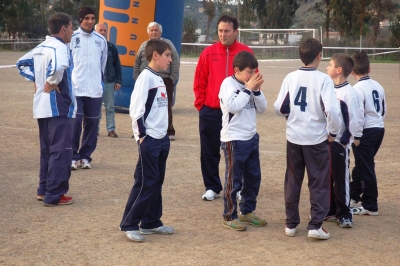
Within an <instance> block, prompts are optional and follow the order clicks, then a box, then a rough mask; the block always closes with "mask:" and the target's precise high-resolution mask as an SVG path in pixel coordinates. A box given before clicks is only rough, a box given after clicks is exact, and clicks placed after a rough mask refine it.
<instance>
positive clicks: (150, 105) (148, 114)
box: [129, 67, 168, 141]
mask: <svg viewBox="0 0 400 266" xmlns="http://www.w3.org/2000/svg"><path fill="white" fill-rule="evenodd" d="M129 115H130V116H131V118H132V130H133V134H134V136H135V139H136V141H138V140H139V138H142V137H144V136H146V135H149V136H151V137H152V138H155V139H161V138H163V137H164V136H165V135H166V134H167V129H168V97H167V90H166V88H165V84H164V81H163V79H162V78H161V77H160V75H159V74H158V73H157V72H155V71H154V70H153V69H151V68H150V67H146V68H145V69H144V70H143V71H142V73H140V75H139V77H138V79H137V80H136V82H135V87H134V89H133V92H132V95H131V104H130V106H129Z"/></svg>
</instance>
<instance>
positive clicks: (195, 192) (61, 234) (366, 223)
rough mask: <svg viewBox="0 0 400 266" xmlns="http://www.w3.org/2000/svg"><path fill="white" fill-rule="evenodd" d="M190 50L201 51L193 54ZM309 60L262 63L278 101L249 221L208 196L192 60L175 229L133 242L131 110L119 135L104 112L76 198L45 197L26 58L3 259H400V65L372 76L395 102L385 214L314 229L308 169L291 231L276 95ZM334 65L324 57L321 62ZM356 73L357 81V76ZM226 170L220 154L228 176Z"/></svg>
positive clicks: (383, 169) (11, 131)
mask: <svg viewBox="0 0 400 266" xmlns="http://www.w3.org/2000/svg"><path fill="white" fill-rule="evenodd" d="M20 56H22V53H16V52H1V53H0V66H1V65H11V64H14V63H15V62H16V61H17V59H18V58H19V57H20ZM189 60H191V61H195V59H182V61H189ZM299 66H300V62H299V61H293V62H268V63H261V65H260V71H261V73H262V74H263V75H264V78H265V80H266V82H265V83H264V85H263V91H264V93H265V94H266V97H267V100H268V107H267V110H266V112H265V113H264V114H262V115H260V116H259V117H258V126H257V128H258V133H259V134H260V153H261V169H262V183H261V189H260V194H259V197H258V204H257V210H256V212H257V214H259V215H260V216H262V217H266V218H267V220H268V225H267V226H266V227H262V228H256V227H248V230H247V231H245V232H236V231H233V230H229V229H227V228H225V227H223V226H222V211H223V199H222V198H218V199H216V200H214V201H211V202H207V201H203V200H201V195H202V194H203V193H204V186H203V181H202V177H201V173H200V147H199V134H198V113H197V111H196V109H195V108H194V107H193V100H194V95H193V92H192V81H193V73H194V70H195V65H188V64H186V65H182V66H181V78H180V82H179V84H178V88H177V99H176V103H175V106H174V109H173V111H174V126H175V129H176V132H177V133H176V134H177V135H176V136H177V140H176V141H175V142H172V143H171V150H170V154H169V158H168V161H167V174H166V178H165V183H164V187H163V188H164V189H163V201H164V202H163V204H164V205H163V206H164V214H163V217H162V220H163V222H164V224H165V225H170V226H173V227H174V228H175V230H176V233H175V234H173V235H167V236H164V235H150V236H146V237H145V238H146V241H145V242H143V243H136V242H132V241H129V240H128V239H127V238H126V237H125V235H124V234H123V233H122V232H121V231H120V230H119V228H118V227H119V223H120V220H121V217H122V212H123V210H124V207H125V203H126V200H127V198H128V194H129V192H130V189H131V187H132V185H133V171H134V167H135V164H136V160H137V157H138V152H137V146H136V143H135V142H134V140H133V139H132V138H131V136H132V129H131V121H130V118H129V115H127V114H121V113H117V114H116V126H117V127H116V131H117V133H118V134H119V138H118V139H111V138H109V137H107V133H106V129H105V120H104V116H103V120H102V128H101V132H100V137H99V141H98V146H97V149H96V151H95V152H94V154H93V156H92V157H93V162H92V167H93V168H92V169H91V170H82V169H79V170H77V171H75V172H73V173H72V176H71V180H70V191H69V193H68V194H69V195H71V196H73V197H74V199H75V202H74V204H72V205H69V206H60V207H54V208H48V207H44V206H43V204H42V203H41V202H39V201H37V200H36V199H35V196H36V189H37V184H38V171H39V139H38V128H37V122H36V120H34V119H33V118H32V97H33V95H32V94H33V89H32V84H31V83H27V82H26V81H25V80H24V79H23V78H22V77H20V76H19V74H18V71H17V70H16V69H0V93H1V104H0V119H1V122H0V130H1V131H2V132H3V133H2V134H0V145H1V146H0V147H1V150H2V152H1V153H0V201H1V204H0V237H1V242H2V244H1V245H0V265H57V264H60V265H327V264H330V265H356V264H358V265H398V252H399V248H400V241H399V236H400V226H399V221H400V219H399V218H400V217H399V213H400V200H399V198H400V196H399V194H400V193H399V192H400V190H399V187H400V186H399V170H400V165H399V159H398V158H399V157H398V149H399V144H398V143H399V135H400V134H399V129H400V119H399V117H398V116H397V114H399V113H400V107H399V106H400V105H398V104H399V102H400V91H399V83H400V67H399V65H398V64H373V65H372V74H371V77H372V78H373V79H376V80H377V81H378V82H380V83H381V84H382V86H383V87H384V88H385V90H386V97H387V105H388V112H387V117H386V121H385V128H386V133H385V138H384V141H383V144H382V146H381V148H380V150H379V153H378V154H377V156H376V172H377V176H378V186H379V216H376V217H369V216H361V217H359V216H355V217H354V227H353V228H352V229H342V228H340V227H339V226H337V225H336V224H335V223H329V222H326V223H324V228H325V229H327V230H328V231H329V232H330V233H331V239H329V240H327V241H318V240H313V239H309V238H307V230H306V226H307V222H308V214H309V208H310V204H309V200H308V199H309V193H308V188H307V178H305V182H304V187H303V190H302V197H301V205H300V212H301V219H302V221H301V224H300V225H299V227H298V234H297V235H296V237H287V236H285V235H284V219H285V210H284V199H283V180H284V171H285V165H286V160H285V120H284V119H283V118H281V117H278V116H277V115H275V112H274V111H273V103H274V101H275V99H276V96H277V94H278V91H279V88H280V85H281V82H282V80H283V78H284V77H285V76H286V74H287V73H288V72H291V71H294V70H295V69H296V68H298V67H299ZM326 66H327V62H322V63H321V66H320V70H321V71H325V67H326ZM349 82H350V83H351V84H354V83H355V80H354V79H353V78H352V77H350V78H349ZM396 103H397V104H396ZM223 169H224V162H223V160H221V165H220V174H221V177H223V176H224V172H223Z"/></svg>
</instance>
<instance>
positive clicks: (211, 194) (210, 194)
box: [201, 189, 219, 200]
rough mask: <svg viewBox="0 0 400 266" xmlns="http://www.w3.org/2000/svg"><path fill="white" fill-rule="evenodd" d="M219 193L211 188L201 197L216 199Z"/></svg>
mask: <svg viewBox="0 0 400 266" xmlns="http://www.w3.org/2000/svg"><path fill="white" fill-rule="evenodd" d="M218 197H219V194H217V193H215V192H214V191H212V190H211V189H209V190H207V191H206V193H204V195H203V196H202V197H201V198H202V199H203V200H214V198H218Z"/></svg>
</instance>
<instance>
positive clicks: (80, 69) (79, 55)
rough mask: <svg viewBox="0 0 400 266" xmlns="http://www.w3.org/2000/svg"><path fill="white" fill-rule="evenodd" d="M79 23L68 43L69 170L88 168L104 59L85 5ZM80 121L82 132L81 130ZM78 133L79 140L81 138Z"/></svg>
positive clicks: (102, 43) (92, 15)
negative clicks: (72, 107) (71, 92)
mask: <svg viewBox="0 0 400 266" xmlns="http://www.w3.org/2000/svg"><path fill="white" fill-rule="evenodd" d="M78 17H79V23H80V27H79V28H78V29H77V30H76V31H75V32H74V34H73V35H72V40H71V43H70V49H71V55H72V56H71V60H72V63H71V66H72V85H73V87H74V89H75V95H76V102H77V106H78V111H77V113H76V119H75V126H74V135H73V138H72V149H73V158H72V165H71V169H72V170H77V169H78V166H79V164H80V166H81V168H82V169H90V168H91V165H90V163H91V161H92V158H91V155H92V153H93V152H94V150H95V149H96V145H97V128H98V125H99V117H100V112H99V110H100V108H101V103H102V95H103V81H102V76H103V73H104V70H105V67H106V63H107V54H108V51H107V41H106V39H105V38H104V37H103V36H102V35H101V34H99V33H97V32H96V31H94V30H93V29H94V25H95V13H94V10H93V9H92V8H91V7H89V6H83V7H82V8H81V9H80V10H79V14H78ZM82 122H83V133H82ZM81 134H82V142H81V141H80V140H81Z"/></svg>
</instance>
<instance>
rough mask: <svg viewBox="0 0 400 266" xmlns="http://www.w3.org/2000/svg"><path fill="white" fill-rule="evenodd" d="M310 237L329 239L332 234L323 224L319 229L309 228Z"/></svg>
mask: <svg viewBox="0 0 400 266" xmlns="http://www.w3.org/2000/svg"><path fill="white" fill-rule="evenodd" d="M308 237H311V238H317V239H329V238H330V237H331V234H329V233H328V232H327V231H326V230H325V229H324V228H322V226H321V227H320V228H319V229H318V230H317V229H314V230H308Z"/></svg>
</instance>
